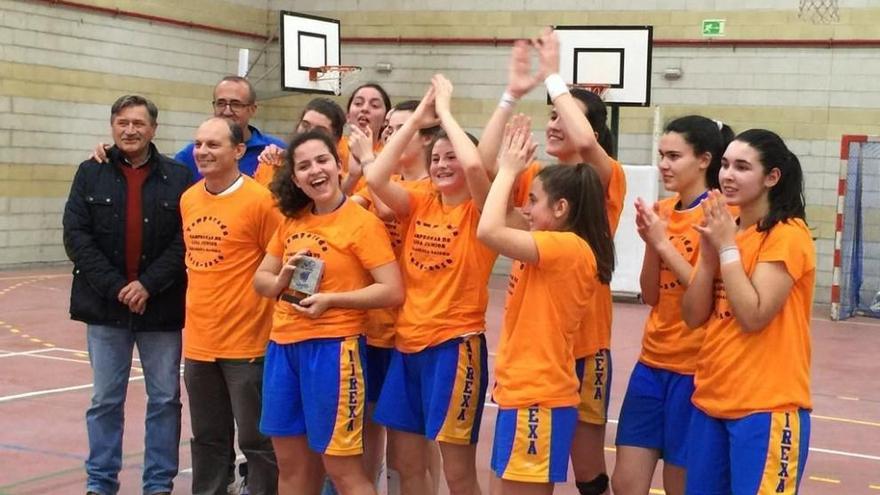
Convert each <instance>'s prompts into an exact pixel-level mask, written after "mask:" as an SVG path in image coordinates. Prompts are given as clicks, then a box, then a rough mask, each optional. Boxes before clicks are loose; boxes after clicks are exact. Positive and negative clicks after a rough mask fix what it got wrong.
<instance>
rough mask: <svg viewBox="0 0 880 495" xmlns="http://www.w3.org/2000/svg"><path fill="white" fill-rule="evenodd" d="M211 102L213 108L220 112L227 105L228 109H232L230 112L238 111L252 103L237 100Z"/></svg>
mask: <svg viewBox="0 0 880 495" xmlns="http://www.w3.org/2000/svg"><path fill="white" fill-rule="evenodd" d="M211 104H212V105H214V110H216V111H218V112H222V111H223V110H226V107H229V109H230V110H232V113H238V112H240V111H242V110H244V109H245V108H246V107H249V106H251V105H253V103H243V102H240V101H238V100H232V101H226V100H214V101H212V102H211Z"/></svg>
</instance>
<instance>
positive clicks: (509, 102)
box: [498, 91, 517, 108]
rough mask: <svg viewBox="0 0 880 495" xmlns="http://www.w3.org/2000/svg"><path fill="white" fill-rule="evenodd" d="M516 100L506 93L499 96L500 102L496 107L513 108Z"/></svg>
mask: <svg viewBox="0 0 880 495" xmlns="http://www.w3.org/2000/svg"><path fill="white" fill-rule="evenodd" d="M516 102H517V98H516V97H515V96H513V95H512V94H510V93H508V92H507V91H505V92H504V94H503V95H501V100H500V101H499V102H498V106H499V107H501V108H513V107H514V106H516Z"/></svg>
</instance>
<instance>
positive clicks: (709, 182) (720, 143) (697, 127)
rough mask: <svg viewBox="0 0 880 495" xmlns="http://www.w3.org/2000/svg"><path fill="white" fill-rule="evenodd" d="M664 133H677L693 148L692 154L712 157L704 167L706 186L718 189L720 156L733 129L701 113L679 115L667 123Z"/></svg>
mask: <svg viewBox="0 0 880 495" xmlns="http://www.w3.org/2000/svg"><path fill="white" fill-rule="evenodd" d="M663 132H664V133H669V132H674V133H676V134H679V135H680V136H681V137H682V139H684V141H685V142H686V143H687V144H689V145H690V147H691V148H693V150H694V156H700V155H702V154H703V153H709V155H711V156H712V159H711V160H710V161H709V167H708V168H706V186H707V187H708V188H709V189H718V188H719V187H720V184H719V183H718V171H719V170H721V156H722V155H723V154H724V150H726V149H727V145H728V144H730V142H731V141H733V129H731V128H730V126H728V125H727V124H724V123H721V122H720V121H716V120H712V119H708V118H706V117H703V116H702V115H687V116H685V117H679V118H677V119H675V120H673V121H671V122H669V123H668V124H666V129H664V131H663Z"/></svg>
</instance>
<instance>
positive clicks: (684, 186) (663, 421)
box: [612, 115, 733, 495]
mask: <svg viewBox="0 0 880 495" xmlns="http://www.w3.org/2000/svg"><path fill="white" fill-rule="evenodd" d="M731 139H733V131H731V130H730V128H729V127H727V126H726V125H724V124H722V123H721V122H718V121H715V120H711V119H707V118H706V117H702V116H699V115H688V116H686V117H680V118H677V119H675V120H673V121H671V122H670V123H669V124H667V125H666V129H665V131H664V133H663V136H662V137H661V138H660V144H659V151H660V162H659V164H658V167H659V169H660V176H661V178H662V179H663V185H664V186H665V187H666V190H667V191H671V192H674V193H676V194H675V196H673V197H670V198H667V199H664V200H661V201H659V202H657V203H655V204H654V205H648V204H646V203H645V202H644V201H643V200H642V199H641V198H639V199H638V200H637V201H636V227H637V230H638V232H639V235H640V236H641V237H642V239H643V240H644V241H645V259H644V261H643V262H642V275H641V286H642V298H643V299H644V301H645V302H646V303H647V304H649V305H651V314H650V315H649V316H648V320H647V321H646V322H645V334H644V337H643V339H642V352H641V356H640V357H639V361H638V363H636V366H635V368H634V369H633V372H632V374H631V375H630V380H629V384H628V386H627V389H626V396H625V397H624V399H623V406H622V407H621V411H620V422H619V423H618V425H617V441H616V443H617V461H616V462H615V463H614V476H613V480H612V484H613V486H614V493H617V494H620V495H627V494H642V493H647V492H648V490H649V489H650V488H651V478H652V477H653V474H654V468H655V466H656V464H657V460H658V459H660V458H662V459H663V487H664V489H665V490H666V493H668V494H670V495H682V494H683V493H684V474H685V471H684V467H685V462H686V461H687V442H686V440H687V428H688V426H689V425H690V419H691V412H692V411H693V405H692V404H691V394H692V393H693V390H694V378H693V374H694V368H695V367H696V358H697V351H699V350H700V345H701V344H702V343H703V332H702V330H701V329H697V330H691V329H689V328H687V325H685V324H684V321H682V319H681V297H682V296H683V295H684V290H685V288H686V287H687V284H688V281H689V280H690V278H691V273H692V272H693V265H694V264H695V263H696V261H697V254H698V253H699V234H698V233H697V231H696V230H694V229H693V225H694V224H697V223H699V222H700V221H702V219H703V210H702V208H700V202H701V201H702V200H703V199H704V198H705V197H706V195H707V194H708V192H707V188H713V189H714V188H717V187H718V170H719V169H720V168H721V154H722V153H724V150H725V148H727V144H728V143H729V142H730V140H731Z"/></svg>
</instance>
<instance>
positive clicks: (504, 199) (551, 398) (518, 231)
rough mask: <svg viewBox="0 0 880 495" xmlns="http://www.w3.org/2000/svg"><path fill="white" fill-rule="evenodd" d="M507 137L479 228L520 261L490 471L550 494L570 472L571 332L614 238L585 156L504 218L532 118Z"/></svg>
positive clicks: (513, 490)
mask: <svg viewBox="0 0 880 495" xmlns="http://www.w3.org/2000/svg"><path fill="white" fill-rule="evenodd" d="M504 141H505V144H504V147H503V151H502V153H501V156H500V158H499V162H500V167H499V168H500V170H499V172H498V175H497V176H496V177H495V181H494V183H493V184H492V189H491V191H490V192H489V197H488V199H487V201H486V209H485V211H484V212H483V216H482V218H481V219H480V225H479V228H478V236H479V238H480V240H482V241H483V242H485V243H486V244H487V245H488V246H489V247H492V248H494V249H497V250H498V252H499V253H501V254H504V255H506V256H509V257H510V258H512V259H513V260H515V261H514V268H513V270H512V271H511V274H510V282H509V283H508V298H507V304H506V308H505V314H504V327H503V330H502V333H501V340H500V342H499V345H498V357H497V360H496V362H495V379H496V383H495V388H494V390H493V393H492V395H493V398H494V400H495V402H497V403H498V407H499V412H498V419H497V422H496V424H495V441H494V443H493V448H492V470H493V472H494V473H495V475H496V476H497V477H498V478H501V480H502V481H501V484H500V488H501V493H503V494H505V495H507V494H518V493H548V494H549V493H552V492H553V484H554V483H557V482H564V481H565V480H566V473H567V471H568V458H569V455H570V451H571V443H572V441H573V439H574V431H575V425H576V424H577V406H578V404H579V403H580V394H579V391H578V389H579V387H580V383H579V381H578V377H577V375H576V374H575V366H574V365H575V354H574V341H575V337H576V335H577V333H578V331H579V329H580V326H581V323H582V322H583V320H584V318H585V317H586V316H587V314H588V308H589V306H590V305H591V304H592V302H593V300H594V293H595V291H596V289H597V288H598V286H599V285H600V284H602V283H605V284H607V283H608V282H609V281H610V280H611V272H612V271H613V270H614V242H613V240H612V238H611V234H610V231H609V228H608V218H607V215H606V212H605V204H604V200H603V195H602V184H601V181H600V179H599V175H598V174H597V173H596V172H595V170H594V169H593V168H592V167H590V166H589V165H586V164H580V165H575V166H564V165H554V166H550V167H546V168H544V169H542V170H541V172H539V173H538V175H537V177H536V178H535V181H534V182H532V184H531V191H530V193H529V201H528V202H527V203H526V205H525V206H524V207H523V209H522V216H521V217H520V216H519V214H518V212H511V213H510V215H509V220H508V208H507V206H508V200H509V197H510V193H511V190H512V189H513V187H514V183H515V181H516V178H517V175H518V174H519V173H520V172H521V171H522V170H523V169H524V168H525V166H526V164H528V163H529V162H530V161H531V156H532V155H533V154H534V151H535V147H536V146H535V145H533V144H532V140H531V136H530V135H529V129H528V119H516V121H515V122H514V124H513V125H512V126H510V127H508V132H506V134H505V138H504ZM523 220H525V222H523ZM524 227H526V228H527V229H528V231H526V230H523V228H524ZM539 486H540V487H539Z"/></svg>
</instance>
